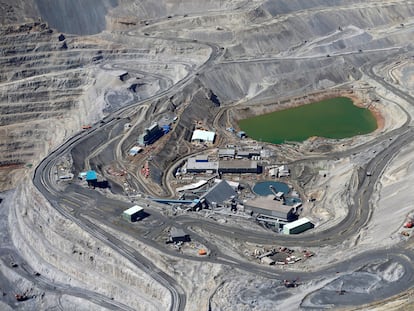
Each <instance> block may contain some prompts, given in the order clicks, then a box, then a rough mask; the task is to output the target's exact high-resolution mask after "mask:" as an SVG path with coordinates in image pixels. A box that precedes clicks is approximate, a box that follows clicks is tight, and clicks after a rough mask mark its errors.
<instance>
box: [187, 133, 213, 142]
mask: <svg viewBox="0 0 414 311" xmlns="http://www.w3.org/2000/svg"><path fill="white" fill-rule="evenodd" d="M215 137H216V133H215V132H210V131H204V130H195V131H194V132H193V136H192V137H191V141H192V142H200V143H204V142H206V143H213V142H214V138H215Z"/></svg>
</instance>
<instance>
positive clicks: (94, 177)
mask: <svg viewBox="0 0 414 311" xmlns="http://www.w3.org/2000/svg"><path fill="white" fill-rule="evenodd" d="M97 179H98V175H97V174H96V172H95V171H92V170H91V171H87V172H86V181H94V180H97Z"/></svg>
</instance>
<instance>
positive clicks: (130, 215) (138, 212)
mask: <svg viewBox="0 0 414 311" xmlns="http://www.w3.org/2000/svg"><path fill="white" fill-rule="evenodd" d="M143 212H144V208H143V207H141V206H138V205H134V206H132V207H130V208H128V209H127V210H125V211H124V212H123V213H122V217H123V218H124V219H125V220H127V221H130V222H134V221H137V220H138V218H140V217H142V214H143Z"/></svg>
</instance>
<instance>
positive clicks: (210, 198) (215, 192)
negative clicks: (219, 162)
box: [200, 180, 237, 208]
mask: <svg viewBox="0 0 414 311" xmlns="http://www.w3.org/2000/svg"><path fill="white" fill-rule="evenodd" d="M235 197H237V192H236V191H235V190H234V188H233V187H232V186H230V185H229V183H228V182H227V181H225V180H221V181H220V182H219V183H216V184H215V185H214V186H213V187H211V188H210V189H209V190H208V191H207V192H206V193H205V194H203V195H202V196H201V197H200V200H202V199H204V204H206V205H207V207H210V208H214V207H216V206H217V205H222V204H223V203H224V201H228V200H230V199H232V198H235Z"/></svg>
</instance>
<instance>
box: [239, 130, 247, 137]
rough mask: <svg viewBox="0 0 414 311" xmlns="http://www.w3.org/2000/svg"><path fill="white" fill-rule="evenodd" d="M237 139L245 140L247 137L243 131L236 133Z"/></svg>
mask: <svg viewBox="0 0 414 311" xmlns="http://www.w3.org/2000/svg"><path fill="white" fill-rule="evenodd" d="M237 137H239V138H246V137H247V135H246V132H244V131H240V132H237Z"/></svg>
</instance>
